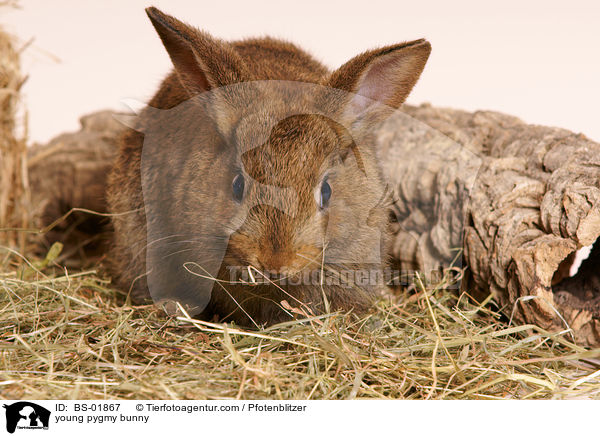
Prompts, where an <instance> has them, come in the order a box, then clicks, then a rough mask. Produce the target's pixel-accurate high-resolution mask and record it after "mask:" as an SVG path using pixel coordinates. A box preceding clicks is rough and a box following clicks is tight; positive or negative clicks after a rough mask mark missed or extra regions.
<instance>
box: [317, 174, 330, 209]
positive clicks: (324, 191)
mask: <svg viewBox="0 0 600 436" xmlns="http://www.w3.org/2000/svg"><path fill="white" fill-rule="evenodd" d="M330 198H331V186H330V185H329V182H328V181H327V179H325V180H323V183H322V184H321V192H320V195H319V199H318V203H319V208H320V209H325V208H326V207H327V206H329V199H330Z"/></svg>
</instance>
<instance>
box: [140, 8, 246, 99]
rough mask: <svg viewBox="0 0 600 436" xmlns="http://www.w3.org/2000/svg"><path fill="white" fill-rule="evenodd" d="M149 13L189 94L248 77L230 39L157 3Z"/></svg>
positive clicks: (149, 9)
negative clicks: (187, 21) (202, 28)
mask: <svg viewBox="0 0 600 436" xmlns="http://www.w3.org/2000/svg"><path fill="white" fill-rule="evenodd" d="M146 13H147V14H148V17H149V18H150V21H151V22H152V25H153V26H154V28H155V29H156V31H157V32H158V35H159V36H160V39H161V40H162V43H163V45H164V46H165V48H166V49H167V52H168V53H169V57H170V58H171V61H172V62H173V65H174V66H175V71H176V72H177V75H178V76H179V79H180V80H181V83H182V84H183V86H184V87H185V88H186V90H187V91H188V92H189V93H190V95H195V94H198V93H200V92H204V91H208V90H211V89H214V88H218V87H221V86H226V85H231V84H233V83H239V82H242V81H244V80H248V77H247V73H246V68H245V65H244V63H243V61H242V59H241V58H240V57H239V55H238V54H237V53H236V52H235V51H234V50H233V48H232V47H231V46H229V45H228V44H227V43H225V42H223V41H219V40H217V39H215V38H213V37H211V36H210V35H209V34H207V33H206V32H202V31H200V30H198V29H195V28H194V27H192V26H189V25H187V24H185V23H182V22H181V21H179V20H177V19H175V18H173V17H171V16H170V15H167V14H165V13H163V12H161V11H160V10H158V9H157V8H155V7H150V8H147V9H146Z"/></svg>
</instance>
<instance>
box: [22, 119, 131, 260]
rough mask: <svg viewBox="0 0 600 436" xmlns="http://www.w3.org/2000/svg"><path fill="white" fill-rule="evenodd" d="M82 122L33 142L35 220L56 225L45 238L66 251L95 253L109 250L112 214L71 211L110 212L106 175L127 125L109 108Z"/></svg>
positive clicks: (40, 224) (31, 167)
mask: <svg viewBox="0 0 600 436" xmlns="http://www.w3.org/2000/svg"><path fill="white" fill-rule="evenodd" d="M80 123H81V129H80V130H79V131H77V132H73V133H64V134H62V135H60V136H58V137H56V138H54V139H53V140H51V141H50V142H49V143H48V144H47V145H36V146H33V147H31V148H30V150H29V162H28V163H29V165H28V168H29V183H30V186H31V199H32V205H33V208H34V210H33V214H34V217H35V220H34V221H35V224H36V225H37V226H38V227H40V228H42V227H45V226H49V225H52V229H51V230H50V231H49V232H48V233H47V235H46V238H45V239H46V241H48V242H54V241H60V242H63V243H64V244H65V246H66V250H67V253H68V252H73V251H77V252H78V255H79V257H81V256H84V257H86V258H87V257H94V258H95V257H97V255H101V254H102V252H103V251H104V250H103V248H102V246H103V243H104V242H105V241H106V238H105V236H107V235H106V230H108V229H109V225H108V223H109V219H108V218H107V217H105V216H102V215H94V214H91V213H88V212H83V211H79V212H74V213H71V214H69V215H67V214H68V213H69V211H70V210H71V209H72V208H81V209H87V210H89V211H94V212H97V213H100V214H106V213H107V212H108V210H107V207H106V199H105V192H106V177H107V175H108V172H109V170H110V168H111V166H112V161H113V159H114V157H115V155H116V149H117V137H118V135H119V134H120V132H121V131H122V130H123V128H124V126H123V124H121V123H120V122H119V121H117V120H116V119H115V114H114V113H113V112H110V111H104V112H97V113H94V114H91V115H87V116H84V117H82V118H81V119H80ZM61 217H65V218H64V219H62V220H61ZM57 220H60V221H57ZM71 260H75V259H71ZM77 260H79V261H80V260H81V259H77ZM73 263H75V264H78V263H80V262H73Z"/></svg>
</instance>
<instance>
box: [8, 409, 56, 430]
mask: <svg viewBox="0 0 600 436" xmlns="http://www.w3.org/2000/svg"><path fill="white" fill-rule="evenodd" d="M4 408H5V409H6V431H8V432H9V433H14V432H15V430H16V429H17V428H18V429H27V430H35V429H44V430H48V424H49V423H50V411H49V410H48V409H45V408H44V407H42V406H38V405H37V404H35V403H30V402H29V401H19V402H17V403H14V404H10V405H8V406H7V405H6V404H5V405H4Z"/></svg>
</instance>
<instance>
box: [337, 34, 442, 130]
mask: <svg viewBox="0 0 600 436" xmlns="http://www.w3.org/2000/svg"><path fill="white" fill-rule="evenodd" d="M430 53H431V45H430V44H429V42H427V41H426V40H424V39H419V40H417V41H412V42H407V43H403V44H397V45H391V46H387V47H383V48H380V49H376V50H370V51H367V52H365V53H362V54H360V55H358V56H356V57H354V58H352V59H351V60H349V61H348V62H346V63H345V64H344V65H342V66H341V67H340V68H339V69H337V70H336V71H334V72H333V73H332V74H331V76H330V77H329V79H328V81H327V83H326V85H327V86H330V87H332V88H336V89H340V90H342V91H345V92H347V93H349V94H348V99H347V101H346V102H345V104H344V106H345V107H344V116H345V117H349V118H350V119H357V118H361V117H362V116H364V115H365V114H366V113H367V112H369V110H370V109H371V108H373V106H379V107H381V106H382V105H384V106H387V107H389V108H392V109H396V108H398V107H399V106H400V105H401V104H402V103H403V102H404V100H406V97H407V96H408V94H410V91H411V90H412V88H413V86H414V85H415V83H417V80H418V79H419V76H420V75H421V73H422V72H423V68H425V64H426V62H427V59H428V58H429V54H430Z"/></svg>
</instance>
